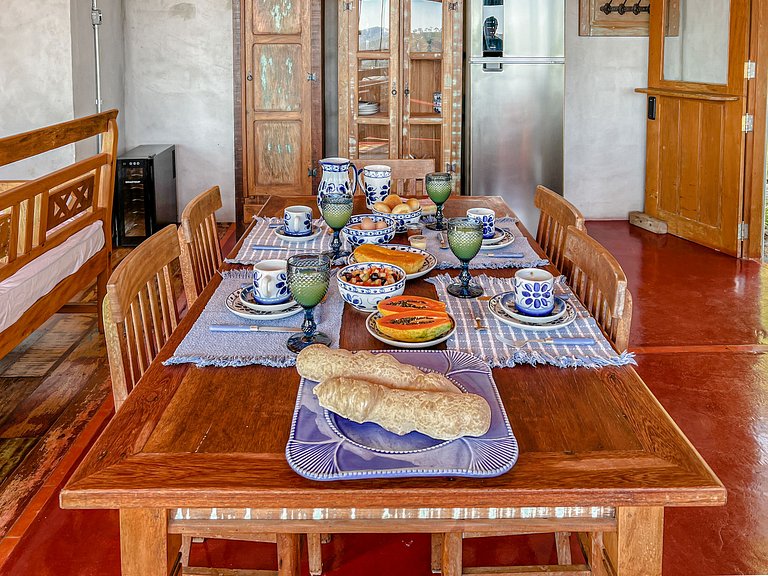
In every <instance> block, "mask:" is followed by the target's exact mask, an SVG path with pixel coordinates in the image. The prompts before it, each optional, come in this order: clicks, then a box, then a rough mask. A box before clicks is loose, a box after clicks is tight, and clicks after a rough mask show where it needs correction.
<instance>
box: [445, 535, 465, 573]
mask: <svg viewBox="0 0 768 576" xmlns="http://www.w3.org/2000/svg"><path fill="white" fill-rule="evenodd" d="M461 543H462V538H461V532H447V533H445V534H443V576H461V573H462V566H461V565H462V557H461V554H462V552H461Z"/></svg>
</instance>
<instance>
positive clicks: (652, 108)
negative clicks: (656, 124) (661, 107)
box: [648, 96, 656, 120]
mask: <svg viewBox="0 0 768 576" xmlns="http://www.w3.org/2000/svg"><path fill="white" fill-rule="evenodd" d="M648 120H656V96H649V97H648Z"/></svg>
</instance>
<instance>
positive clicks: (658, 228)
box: [629, 212, 668, 234]
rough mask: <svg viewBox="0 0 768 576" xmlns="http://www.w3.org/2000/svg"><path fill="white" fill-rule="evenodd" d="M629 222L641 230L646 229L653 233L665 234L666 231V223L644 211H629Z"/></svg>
mask: <svg viewBox="0 0 768 576" xmlns="http://www.w3.org/2000/svg"><path fill="white" fill-rule="evenodd" d="M629 223H630V224H632V225H633V226H637V227H638V228H642V229H643V230H648V231H649V232H653V233H654V234H666V233H667V231H668V228H667V223H666V222H664V220H659V219H658V218H654V217H653V216H649V215H648V214H646V213H645V212H630V213H629Z"/></svg>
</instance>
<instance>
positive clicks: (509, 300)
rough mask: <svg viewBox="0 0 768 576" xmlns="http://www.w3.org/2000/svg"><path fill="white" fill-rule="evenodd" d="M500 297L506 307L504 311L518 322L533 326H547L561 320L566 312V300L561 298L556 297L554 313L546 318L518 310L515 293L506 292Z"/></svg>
mask: <svg viewBox="0 0 768 576" xmlns="http://www.w3.org/2000/svg"><path fill="white" fill-rule="evenodd" d="M499 296H501V305H502V306H503V307H504V310H506V311H507V312H508V313H509V315H510V316H512V317H513V318H515V319H516V320H520V321H521V322H529V323H531V324H547V323H549V322H554V321H555V320H559V319H560V318H561V317H562V316H563V314H565V311H566V305H565V300H563V299H562V298H560V297H559V296H555V307H554V308H553V309H552V312H551V313H550V314H547V315H546V316H529V315H527V314H525V313H524V312H521V311H520V310H518V309H517V306H516V305H515V293H514V292H505V293H504V294H499Z"/></svg>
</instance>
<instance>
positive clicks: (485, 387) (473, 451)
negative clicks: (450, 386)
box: [285, 350, 518, 481]
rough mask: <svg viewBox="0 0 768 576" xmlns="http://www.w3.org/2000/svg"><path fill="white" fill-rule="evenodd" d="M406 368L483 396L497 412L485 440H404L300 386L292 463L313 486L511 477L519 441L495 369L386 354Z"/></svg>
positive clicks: (443, 355)
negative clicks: (507, 474)
mask: <svg viewBox="0 0 768 576" xmlns="http://www.w3.org/2000/svg"><path fill="white" fill-rule="evenodd" d="M386 353H388V354H391V355H392V356H394V357H395V358H396V359H397V360H398V361H400V362H402V363H404V364H411V365H413V366H417V367H419V368H421V369H422V370H424V371H425V372H439V373H442V374H445V375H446V376H447V377H448V378H450V379H451V380H452V381H453V382H454V383H455V384H456V385H457V386H458V387H459V388H460V389H461V390H462V391H464V392H470V393H473V394H479V395H480V396H482V397H483V398H485V399H486V401H487V402H488V404H489V405H490V407H491V427H490V429H489V430H488V432H487V433H486V434H485V435H484V436H480V437H470V436H465V437H462V438H458V439H456V440H448V441H446V440H436V439H434V438H430V437H429V436H426V435H424V434H420V433H418V432H411V433H409V434H405V435H403V436H399V435H397V434H393V433H392V432H388V431H387V430H385V429H384V428H382V427H381V426H379V425H378V424H373V423H370V422H367V423H364V424H358V423H356V422H352V421H351V420H347V419H346V418H342V417H341V416H338V415H337V414H334V413H333V412H330V411H328V410H325V409H324V408H323V407H322V406H320V404H319V403H318V401H317V398H316V397H315V395H314V394H313V392H312V391H313V389H314V387H315V385H316V384H317V382H314V381H312V380H307V379H305V378H302V379H301V382H300V384H299V392H298V396H297V399H296V409H295V411H294V414H293V422H292V424H291V434H290V438H289V439H288V444H287V446H286V448H285V455H286V458H287V459H288V464H289V465H290V466H291V468H293V469H294V470H295V471H296V472H297V473H298V474H300V475H301V476H304V477H305V478H309V479H311V480H324V481H328V480H356V479H363V478H408V477H417V476H467V477H472V478H489V477H493V476H499V475H501V474H504V473H505V472H507V471H509V470H510V469H511V468H512V466H514V465H515V462H516V461H517V456H518V448H517V440H516V439H515V436H514V434H513V433H512V427H511V426H510V425H509V420H508V419H507V415H506V412H505V411H504V406H503V405H502V402H501V397H500V396H499V392H498V390H497V389H496V383H495V382H494V381H493V376H492V375H491V371H490V369H489V368H488V365H487V364H486V363H485V362H483V361H482V360H480V358H478V357H477V356H474V355H472V354H467V353H464V352H458V351H456V350H407V351H406V350H387V351H386Z"/></svg>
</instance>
